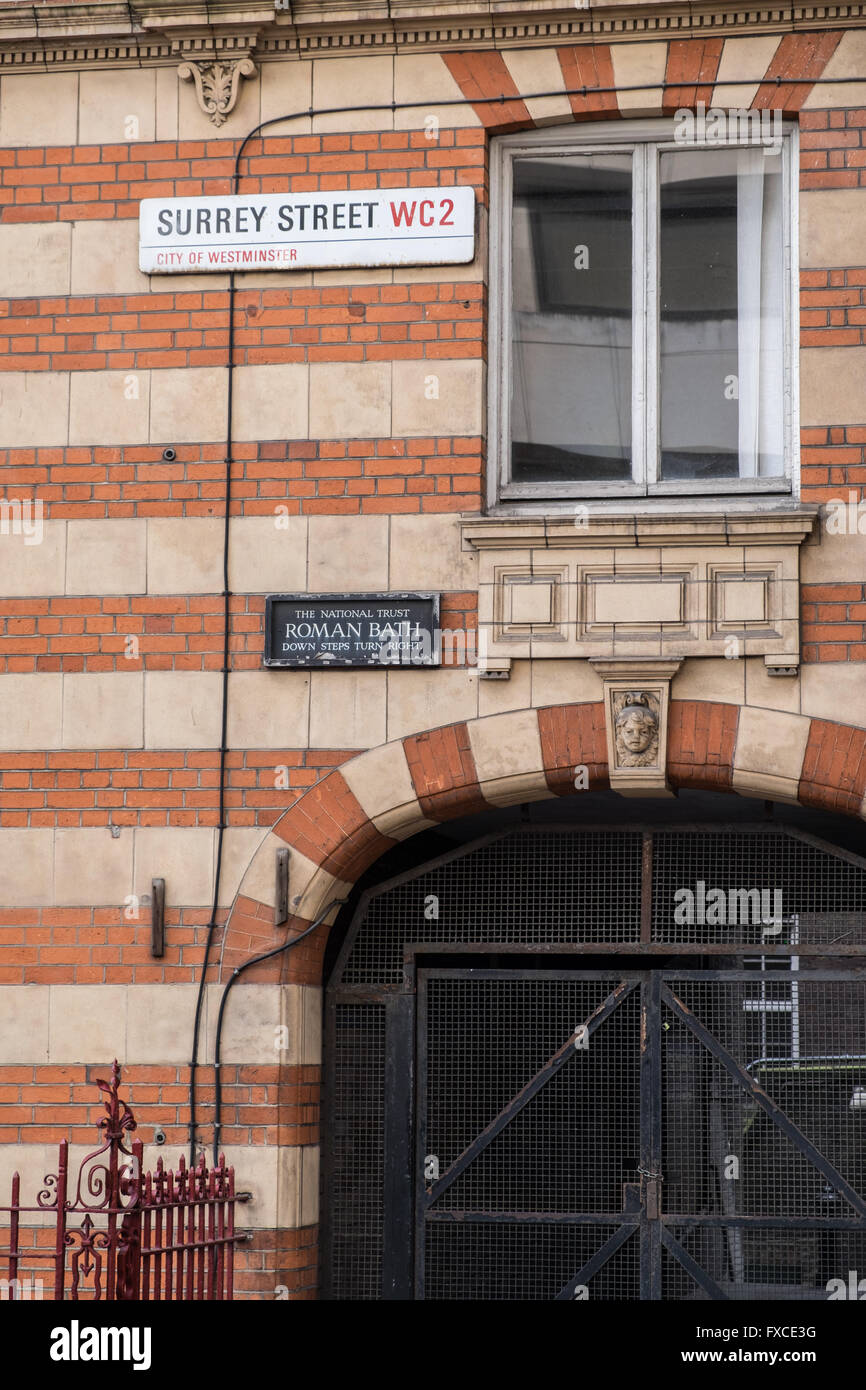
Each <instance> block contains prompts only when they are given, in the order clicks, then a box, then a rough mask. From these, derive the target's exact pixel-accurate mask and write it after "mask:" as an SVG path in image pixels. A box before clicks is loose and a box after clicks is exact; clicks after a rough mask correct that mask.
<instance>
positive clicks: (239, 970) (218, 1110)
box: [213, 898, 348, 1167]
mask: <svg viewBox="0 0 866 1390" xmlns="http://www.w3.org/2000/svg"><path fill="white" fill-rule="evenodd" d="M346 902H348V899H347V898H332V899H331V901H330V902H329V903H328V906H327V907H325V908H323V909H322V911H321V912H320V913H319V915H318V917H317V918H316V920H315V922H312V923H311V925H310V926H309V927H307V929H306V931H302V932H301V933H300V935H299V936H293V937H292V938H291V940H289V941H284V942H283V944H282V945H281V946H275V947H274V948H273V950H272V951H265V952H264V953H263V954H262V955H260V956H252V957H251V958H250V959H249V960H245V961H244V963H243V965H236V966H235V968H234V970H233V971H232V973H231V975H230V976H229V980H228V983H227V985H226V987H225V989H224V990H223V995H222V999H221V1000H220V1009H219V1013H218V1014H217V1026H216V1037H215V1038H214V1128H213V1162H214V1167H216V1166H217V1164H218V1162H219V1153H218V1149H219V1138H220V1130H221V1129H222V1124H221V1122H220V1115H221V1114H222V1084H221V1081H220V1050H221V1044H222V1031H223V1015H224V1013H225V1007H226V1003H227V1002H228V997H229V990H230V989H231V987H232V985H233V984H234V983H235V980H237V979H239V977H240V976H241V975H242V974H243V973H244V971H245V970H249V968H250V966H251V965H260V964H261V962H262V961H263V960H270V959H271V958H272V957H273V956H278V955H280V954H281V952H283V951H291V950H292V948H293V947H295V946H298V945H300V943H301V942H302V941H303V940H305V938H306V937H308V936H309V935H310V933H311V932H314V931H315V930H316V928H317V927H320V926H321V925H322V923H323V922H324V920H325V918H326V917H327V915H328V913H329V912H331V911H332V909H333V908H335V907H343V906H345V904H346Z"/></svg>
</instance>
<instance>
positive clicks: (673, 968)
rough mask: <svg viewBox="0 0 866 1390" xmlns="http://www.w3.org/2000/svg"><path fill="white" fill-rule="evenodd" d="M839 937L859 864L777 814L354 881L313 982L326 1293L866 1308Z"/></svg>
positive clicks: (854, 901)
mask: <svg viewBox="0 0 866 1390" xmlns="http://www.w3.org/2000/svg"><path fill="white" fill-rule="evenodd" d="M667 947H670V948H671V949H670V950H667V949H666V948H667ZM861 947H862V948H863V953H864V955H866V865H864V861H863V860H860V859H858V858H857V857H856V856H854V855H852V854H850V853H848V852H847V851H844V850H841V849H838V848H836V847H833V846H830V845H824V844H823V843H822V842H820V841H817V840H815V839H813V838H812V837H810V836H808V835H805V834H803V833H802V832H799V831H794V830H791V829H789V828H786V827H782V826H775V825H762V826H757V827H752V828H748V829H744V828H741V827H729V826H717V827H712V828H709V827H680V826H678V827H677V828H676V829H673V828H671V829H658V828H657V827H646V826H639V827H629V828H627V829H622V828H618V829H601V828H599V829H594V830H592V831H585V830H582V829H580V830H575V829H571V828H561V827H554V828H550V827H543V828H538V827H522V828H521V829H518V830H511V831H508V832H506V833H503V834H501V835H496V836H490V837H487V838H486V839H484V840H482V841H479V842H477V843H476V844H475V845H472V846H468V847H465V848H463V849H460V850H456V851H454V852H453V853H451V854H449V855H446V856H444V857H443V858H441V859H439V860H436V861H434V862H433V863H430V864H428V865H426V866H423V867H422V868H420V869H418V870H416V871H414V872H413V873H409V874H406V875H404V876H402V877H400V878H399V879H394V880H392V881H391V882H390V883H388V884H386V885H383V886H381V887H379V888H377V889H374V890H371V891H370V892H369V893H368V894H367V895H365V897H364V898H363V899H362V902H361V906H360V907H359V909H358V912H357V913H356V916H355V918H354V920H353V923H352V925H351V928H350V931H349V933H348V936H347V938H346V941H345V943H344V946H343V950H342V952H341V955H340V959H339V961H338V965H337V967H336V970H335V974H334V979H333V982H332V984H331V986H330V989H329V1000H330V1005H331V1010H332V1020H333V1021H332V1024H331V1031H330V1042H329V1059H328V1060H329V1073H328V1074H329V1083H328V1090H329V1103H330V1122H329V1129H328V1134H327V1136H326V1146H327V1155H326V1156H327V1162H326V1168H325V1172H326V1178H325V1188H324V1208H325V1221H326V1229H327V1231H328V1245H327V1255H326V1260H327V1273H328V1276H329V1278H328V1279H327V1281H326V1283H327V1287H328V1288H329V1292H330V1295H331V1296H332V1297H335V1298H356V1299H375V1298H380V1297H411V1296H412V1288H413V1287H415V1288H416V1290H417V1292H416V1296H417V1297H427V1298H447V1299H461V1300H462V1299H474V1298H478V1299H531V1300H535V1299H557V1298H558V1299H562V1298H572V1297H583V1296H586V1297H588V1298H589V1299H593V1298H602V1299H620V1300H628V1299H636V1298H664V1299H676V1300H678V1301H691V1300H695V1301H706V1300H708V1299H714V1298H742V1299H765V1298H767V1299H792V1298H800V1299H811V1298H819V1297H821V1298H830V1297H839V1298H842V1297H859V1296H860V1295H859V1294H851V1293H850V1292H835V1290H842V1289H848V1287H849V1285H851V1282H852V1280H853V1282H854V1285H855V1286H857V1287H859V1284H858V1281H859V1280H866V978H864V976H863V974H862V973H861V968H860V966H859V961H858V959H857V957H856V955H855V954H852V950H853V952H856V951H857V950H858V948H861ZM728 948H729V949H728ZM472 952H476V963H475V965H474V966H473V965H472V955H471V953H472ZM846 952H847V953H848V954H847V955H846V954H845V953H846ZM581 953H586V954H585V955H584V959H581ZM589 953H595V955H596V961H597V968H595V969H593V968H592V967H593V957H592V955H589ZM642 954H643V955H645V958H644V959H640V956H641V955H642ZM587 955H588V956H589V958H588V959H587V958H586V956H587ZM665 957H667V959H665ZM702 957H703V959H702ZM711 964H716V965H720V966H722V967H723V968H722V969H717V970H710V969H709V968H708V967H709V965H711ZM572 965H573V967H574V968H569V969H565V968H556V969H553V968H551V967H553V966H557V967H564V966H569V967H571V966H572ZM583 966H586V967H590V968H586V969H583V968H581V967H583ZM506 967H507V968H506ZM692 967H695V968H692ZM620 989H622V990H624V991H625V993H624V994H622V996H621V997H620V995H619V994H616V997H615V998H614V993H615V992H616V991H617V990H620ZM611 1001H613V1002H611ZM599 1011H601V1017H600V1018H596V1015H598V1014H599ZM591 1018H596V1022H595V1023H594V1024H593V1027H592V1030H591V1032H589V1033H588V1035H587V1036H586V1037H585V1038H584V1042H583V1044H580V1045H578V1044H577V1039H578V1035H579V1033H580V1028H581V1025H583V1024H585V1023H586V1021H587V1020H588V1019H591ZM560 1054H561V1055H560ZM413 1069H414V1070H413ZM416 1072H417V1075H416V1074H415V1073H416ZM539 1078H541V1080H539ZM416 1083H417V1087H416ZM416 1112H417V1113H416ZM452 1169H453V1170H454V1171H451V1170H452ZM443 1175H444V1176H443ZM857 1271H860V1273H859V1274H857ZM855 1275H856V1277H855ZM578 1276H580V1277H581V1279H582V1286H581V1288H577V1289H576V1288H575V1287H574V1285H575V1281H576V1280H578ZM413 1280H414V1281H417V1282H415V1283H414V1284H413ZM845 1281H847V1283H846V1282H845ZM863 1291H864V1292H866V1283H864V1290H863Z"/></svg>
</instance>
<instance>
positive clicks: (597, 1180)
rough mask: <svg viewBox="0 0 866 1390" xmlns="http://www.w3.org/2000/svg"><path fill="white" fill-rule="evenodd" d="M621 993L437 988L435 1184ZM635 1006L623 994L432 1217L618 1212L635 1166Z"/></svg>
mask: <svg viewBox="0 0 866 1390" xmlns="http://www.w3.org/2000/svg"><path fill="white" fill-rule="evenodd" d="M618 984H619V979H618V978H617V977H611V976H601V977H599V978H597V979H595V980H562V979H527V978H524V977H521V976H520V975H514V976H512V977H511V978H506V979H461V978H454V977H434V978H433V979H431V980H430V981H429V986H428V999H427V1030H426V1031H427V1039H426V1041H427V1077H426V1096H427V1116H426V1149H427V1153H428V1154H430V1155H434V1156H435V1158H436V1161H437V1167H438V1169H439V1171H440V1173H444V1172H446V1171H447V1169H448V1168H449V1166H450V1165H451V1164H452V1163H453V1162H454V1160H455V1159H456V1158H457V1157H458V1156H459V1155H460V1154H461V1153H462V1152H463V1150H464V1149H466V1148H467V1146H468V1145H469V1144H470V1143H471V1142H472V1140H473V1139H475V1138H476V1136H477V1135H479V1134H480V1133H481V1132H482V1131H483V1130H484V1129H485V1127H486V1126H487V1125H489V1124H490V1122H491V1121H492V1120H494V1119H495V1118H496V1116H497V1115H498V1114H499V1113H500V1112H501V1111H502V1110H503V1109H504V1108H505V1107H506V1106H507V1105H508V1103H509V1102H510V1101H512V1100H513V1099H514V1097H515V1096H517V1095H518V1093H519V1092H520V1091H521V1089H522V1088H523V1087H524V1086H525V1085H526V1084H527V1082H529V1081H530V1080H531V1079H532V1077H533V1076H534V1075H535V1074H536V1073H537V1072H538V1071H539V1069H540V1068H541V1067H542V1066H543V1064H544V1063H545V1062H546V1061H547V1059H548V1058H549V1057H551V1056H552V1055H553V1054H554V1053H556V1052H557V1050H558V1049H559V1048H561V1047H562V1045H563V1043H566V1042H568V1041H569V1039H571V1038H572V1036H573V1034H574V1033H575V1029H576V1027H577V1026H578V1025H580V1024H583V1023H584V1021H585V1020H587V1019H588V1018H589V1017H590V1016H591V1014H592V1013H593V1012H594V1010H595V1009H597V1008H598V1007H599V1005H601V1004H603V1002H604V1001H605V999H607V998H608V997H609V996H610V995H611V994H612V993H613V991H614V990H615V989H616V987H617V985H618ZM638 1014H639V995H638V994H636V993H633V994H631V995H629V997H628V998H626V999H625V1000H624V1001H623V1002H622V1003H621V1004H620V1005H619V1006H618V1008H617V1009H616V1010H615V1011H614V1012H613V1013H612V1014H611V1016H610V1017H609V1018H608V1019H607V1020H606V1021H605V1022H604V1023H603V1024H602V1025H601V1026H600V1027H599V1028H598V1029H597V1030H596V1031H595V1032H593V1033H592V1034H591V1035H590V1036H589V1037H588V1038H586V1046H585V1047H575V1046H574V1045H573V1044H572V1046H571V1054H570V1057H569V1060H568V1061H567V1062H566V1063H565V1065H564V1066H563V1067H562V1068H561V1069H560V1070H559V1071H557V1072H556V1073H555V1075H553V1076H552V1077H551V1078H550V1080H548V1081H547V1082H546V1083H545V1085H544V1086H542V1087H541V1089H540V1090H539V1091H538V1092H537V1094H536V1095H535V1096H533V1098H532V1099H531V1100H530V1101H529V1102H528V1103H527V1104H526V1105H525V1106H524V1107H523V1108H522V1109H521V1110H520V1111H519V1112H518V1113H517V1114H515V1116H514V1118H513V1119H511V1120H510V1121H509V1122H508V1124H507V1125H505V1127H504V1128H503V1129H502V1130H501V1132H500V1133H499V1134H498V1135H497V1136H496V1137H495V1138H494V1139H493V1140H492V1142H491V1143H490V1144H489V1145H488V1146H487V1147H486V1148H485V1149H484V1151H483V1152H482V1153H480V1154H479V1156H478V1157H477V1158H475V1159H474V1160H473V1162H472V1163H471V1164H470V1165H469V1167H468V1168H467V1169H466V1170H465V1171H464V1172H463V1173H462V1174H461V1175H460V1176H459V1177H458V1178H457V1179H456V1181H455V1182H454V1183H452V1184H451V1186H450V1187H448V1188H447V1190H446V1191H445V1192H444V1193H443V1195H442V1197H441V1198H440V1199H439V1200H438V1202H437V1203H435V1205H434V1210H435V1209H442V1208H449V1209H459V1210H470V1211H471V1210H477V1211H482V1212H493V1211H495V1212H500V1213H504V1212H543V1211H548V1212H559V1213H573V1212H618V1211H620V1210H621V1209H622V1184H623V1182H624V1181H626V1180H627V1179H629V1178H633V1177H634V1170H635V1169H636V1168H637V1166H638V1161H639V1145H640V1135H639V1116H640V1106H639V1092H638V1085H639V1076H638V1070H639V1058H638V1039H639V1016H638Z"/></svg>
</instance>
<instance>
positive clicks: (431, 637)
mask: <svg viewBox="0 0 866 1390" xmlns="http://www.w3.org/2000/svg"><path fill="white" fill-rule="evenodd" d="M438 623H439V595H438V594H327V595H322V594H269V595H268V598H267V600H266V603H265V656H264V664H265V666H310V667H328V666H333V667H337V666H438V665H439V663H440V645H439V640H438V639H439V631H438Z"/></svg>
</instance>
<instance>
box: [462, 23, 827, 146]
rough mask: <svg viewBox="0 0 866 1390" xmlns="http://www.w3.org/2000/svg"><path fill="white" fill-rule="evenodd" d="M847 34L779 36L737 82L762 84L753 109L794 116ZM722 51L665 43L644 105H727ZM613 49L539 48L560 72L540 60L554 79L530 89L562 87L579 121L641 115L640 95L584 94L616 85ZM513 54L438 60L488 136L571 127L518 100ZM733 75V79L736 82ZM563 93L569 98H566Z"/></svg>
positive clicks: (691, 41) (719, 43) (624, 48)
mask: <svg viewBox="0 0 866 1390" xmlns="http://www.w3.org/2000/svg"><path fill="white" fill-rule="evenodd" d="M843 33H844V30H842V29H824V30H820V31H816V32H811V33H810V32H803V33H796V34H785V35H782V36H780V37H779V40H778V43H777V46H776V49H775V51H774V53H773V56H772V58H771V59H770V61H769V63H768V65H767V69H766V71H765V72H764V73H763V74H761V75H760V76H758V77H757V78H755V77H750V78H748V79H738V85H740V86H742V85H745V86H747V87H750V86H752V85H754V83H755V82H757V83H758V85H757V87H756V89H755V92H754V94H753V96H752V100H751V107H752V108H753V109H755V110H763V109H766V108H771V107H772V108H777V109H779V110H780V111H781V112H782V114H783V115H785V116H795V115H797V113H798V112H799V111H800V110H801V109H802V107H803V104H804V102H805V101H806V100H807V98H808V96H809V94H810V92H811V91H812V87H811V85H809V82H810V81H815V80H816V79H817V78H819V77H820V76H821V74H822V73H823V71H824V68H825V67H826V66H827V63H828V62H829V60H830V58H831V57H832V56H833V53H834V52H835V50H836V48H837V46H838V44H839V41H840V40H841V38H842V35H843ZM731 37H734V38H735V37H742V36H741V35H732V36H731ZM647 43H651V44H652V46H653V47H654V48H656V49H658V48H659V47H660V46H661V45H662V44H664V43H665V40H664V39H663V38H662V39H659V38H658V37H656V36H652V37H650V36H647ZM724 45H725V37H724V36H716V35H713V36H695V37H686V38H676V39H670V40H668V41H667V47H666V53H665V62H664V70H663V71H662V69H661V64H659V72H658V76H659V85H658V87H651V88H648V89H647V98H648V100H647V106H648V107H649V106H651V107H653V108H656V109H658V110H659V111H660V112H661V113H663V114H665V115H672V114H673V113H674V112H675V111H677V110H681V109H694V107H695V106H696V104H697V103H698V102H703V103H704V105H705V106H706V107H710V106H712V105H713V104H716V105H718V106H721V107H725V106H727V105H728V101H727V100H726V94H727V93H730V91H731V90H732V89H731V88H730V87H727V88H725V87H720V88H719V89H718V93H717V94H716V89H715V82H716V79H717V77H718V73H719V65H720V63H721V60H722V54H723V51H724ZM632 47H634V48H635V49H640V48H641V47H642V45H640V44H637V45H634V46H632V45H629V44H626V45H621V46H620V50H619V51H620V52H622V53H625V54H627V52H628V50H629V49H630V48H632ZM612 48H613V45H611V44H609V43H596V42H593V41H591V40H589V41H586V42H577V43H569V44H565V45H558V46H556V47H551V48H545V49H542V48H539V49H538V50H537V54H538V55H547V54H555V57H556V66H553V67H551V66H550V65H549V64H548V65H546V66H541V65H540V64H541V63H542V62H543V58H542V57H541V56H539V57H538V58H537V60H536V67H537V70H538V71H539V73H542V72H544V73H547V74H552V76H548V77H546V78H543V79H542V78H539V81H538V82H536V83H535V84H533V85H534V87H535V89H536V90H541V89H542V86H543V87H544V88H545V89H547V88H548V84H550V86H549V90H550V91H553V92H555V91H556V90H557V89H558V88H559V87H561V89H562V93H563V100H564V101H565V100H567V102H568V105H569V106H570V107H571V117H572V119H573V120H575V121H587V120H606V119H611V118H616V117H618V116H630V115H638V114H640V112H641V105H640V101H639V100H638V99H636V98H638V97H639V94H638V93H634V92H631V93H624V94H623V96H624V100H623V104H622V105H621V104H620V101H619V96H618V93H616V92H593V91H592V90H588V91H587V92H586V94H584V95H581V94H580V91H579V89H580V88H582V87H586V88H588V89H592V88H597V87H613V86H615V85H616V76H615V69H614V62H613V57H612ZM510 52H511V50H509V49H507V48H506V49H484V48H476V49H464V50H453V51H451V52H446V53H442V54H440V57H441V59H442V61H443V63H444V64H445V66H446V67H447V68H448V71H449V73H450V74H451V76H452V78H453V79H454V81H455V82H456V83H457V86H458V87H459V88H460V91H461V92H462V94H463V96H464V97H466V98H467V100H468V101H469V102H470V103H472V109H473V111H474V112H475V114H476V116H477V117H478V119H479V121H480V122H481V125H482V126H483V127H484V129H485V130H486V131H487V133H488V134H489V135H504V134H507V133H509V132H511V131H518V130H532V129H533V128H535V127H536V126H541V125H549V124H551V123H560V122H563V121H566V122H567V120H568V115H567V114H563V113H561V114H558V115H543V116H542V115H540V114H533V112H532V111H531V110H530V107H529V105H528V104H527V102H526V101H524V100H523V97H522V94H521V88H523V90H524V91H525V90H526V87H525V83H521V69H520V68H519V67H517V66H515V71H514V72H512V70H511V67H510V66H509V56H510ZM512 61H513V60H512ZM735 76H736V74H732V77H735ZM653 77H655V73H653ZM786 77H787V78H793V77H796V78H800V79H802V78H806V79H807V81H806V82H802V83H801V84H798V85H793V84H792V83H791V82H790V81H788V82H786V81H785V78H786ZM641 80H644V79H642V78H640V77H637V76H636V77H634V78H630V77H623V78H622V85H623V86H626V87H627V86H629V85H631V84H632V83H634V82H637V81H641ZM575 89H578V90H577V91H576V90H575ZM566 91H568V93H569V95H568V97H567V98H565V92H566ZM659 92H660V93H661V102H660V106H659V103H658V96H657V95H652V94H653V93H655V94H658V93H659ZM491 99H493V100H491ZM537 111H538V108H536V113H537Z"/></svg>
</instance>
